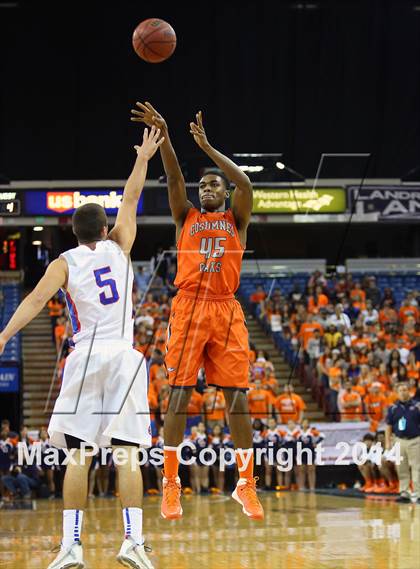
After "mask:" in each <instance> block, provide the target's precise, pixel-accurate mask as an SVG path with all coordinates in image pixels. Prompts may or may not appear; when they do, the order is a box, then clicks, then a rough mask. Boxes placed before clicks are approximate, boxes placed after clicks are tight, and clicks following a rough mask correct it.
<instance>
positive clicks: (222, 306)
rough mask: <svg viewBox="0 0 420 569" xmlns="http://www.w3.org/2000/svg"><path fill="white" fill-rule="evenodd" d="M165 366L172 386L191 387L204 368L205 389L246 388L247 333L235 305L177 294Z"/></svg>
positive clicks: (242, 318) (186, 294)
mask: <svg viewBox="0 0 420 569" xmlns="http://www.w3.org/2000/svg"><path fill="white" fill-rule="evenodd" d="M165 364H166V369H167V371H168V376H169V384H170V385H172V386H176V387H193V386H194V385H196V384H197V374H198V370H199V369H200V367H204V369H205V372H206V381H207V384H208V385H216V386H218V387H234V388H240V389H246V388H248V370H249V344H248V330H247V328H246V326H245V317H244V313H243V312H242V307H241V305H240V304H239V302H238V301H237V300H236V299H235V298H231V299H228V300H214V299H209V298H207V299H196V297H195V295H194V294H192V295H191V294H189V293H185V292H183V291H180V292H178V294H177V296H176V297H175V298H174V300H173V302H172V310H171V316H170V318H169V325H168V336H167V343H166V357H165Z"/></svg>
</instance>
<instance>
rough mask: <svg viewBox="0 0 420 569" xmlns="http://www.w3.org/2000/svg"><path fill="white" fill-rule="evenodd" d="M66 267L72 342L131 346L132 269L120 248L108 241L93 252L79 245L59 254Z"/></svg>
mask: <svg viewBox="0 0 420 569" xmlns="http://www.w3.org/2000/svg"><path fill="white" fill-rule="evenodd" d="M61 256H62V257H63V258H64V259H65V260H66V261H67V264H68V270H69V278H68V284H67V290H65V291H64V293H65V295H66V301H67V307H68V310H69V314H70V318H71V323H72V327H73V341H74V342H75V343H78V342H81V341H82V340H86V341H92V337H93V335H94V336H95V340H110V341H112V340H126V341H128V342H130V343H131V344H132V343H133V301H132V290H133V278H134V276H133V268H132V266H131V262H130V261H129V260H128V258H127V256H126V255H125V254H124V253H123V251H122V249H121V248H120V246H119V245H118V244H117V243H115V241H111V240H110V239H107V240H105V241H98V242H97V243H96V247H95V249H90V247H88V246H87V245H79V246H78V247H76V248H75V249H70V250H69V251H67V252H66V253H63V254H62V255H61Z"/></svg>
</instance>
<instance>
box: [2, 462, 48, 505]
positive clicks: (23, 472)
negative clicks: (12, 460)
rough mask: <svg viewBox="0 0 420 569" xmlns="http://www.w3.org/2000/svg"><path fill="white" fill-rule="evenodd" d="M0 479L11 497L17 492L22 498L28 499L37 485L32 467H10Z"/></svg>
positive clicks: (16, 494) (15, 495)
mask: <svg viewBox="0 0 420 569" xmlns="http://www.w3.org/2000/svg"><path fill="white" fill-rule="evenodd" d="M1 481H2V483H3V485H4V487H5V488H6V489H7V490H8V491H9V493H10V495H11V497H12V498H15V497H17V496H18V494H19V495H20V496H21V497H22V498H23V499H24V500H29V499H30V498H31V497H32V490H35V489H36V488H37V487H38V485H39V482H38V480H37V479H36V476H35V472H34V468H33V467H32V468H29V467H20V466H17V465H15V466H13V467H12V469H11V470H10V473H9V474H6V475H5V476H2V479H1Z"/></svg>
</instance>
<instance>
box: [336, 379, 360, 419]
mask: <svg viewBox="0 0 420 569" xmlns="http://www.w3.org/2000/svg"><path fill="white" fill-rule="evenodd" d="M338 408H339V409H340V411H341V420H342V421H360V420H361V419H362V417H361V415H362V398H361V396H360V394H359V393H358V392H357V391H355V390H354V389H353V384H352V382H351V381H346V383H345V384H344V391H342V392H340V394H339V397H338Z"/></svg>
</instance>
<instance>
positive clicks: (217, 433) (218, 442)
mask: <svg viewBox="0 0 420 569" xmlns="http://www.w3.org/2000/svg"><path fill="white" fill-rule="evenodd" d="M210 448H212V449H213V450H214V452H215V453H216V461H215V463H214V464H213V465H212V466H211V472H212V475H213V480H214V483H215V488H213V489H212V491H213V492H217V493H220V492H223V490H224V489H225V472H224V470H220V451H221V449H222V448H223V430H222V427H221V426H220V425H215V426H214V427H213V431H212V433H211V437H210Z"/></svg>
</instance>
